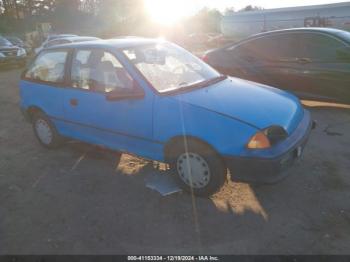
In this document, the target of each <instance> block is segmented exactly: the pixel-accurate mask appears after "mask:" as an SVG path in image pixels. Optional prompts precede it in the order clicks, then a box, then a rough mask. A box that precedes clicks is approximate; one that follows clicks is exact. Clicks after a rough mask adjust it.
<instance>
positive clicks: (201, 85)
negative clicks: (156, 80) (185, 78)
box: [163, 75, 227, 93]
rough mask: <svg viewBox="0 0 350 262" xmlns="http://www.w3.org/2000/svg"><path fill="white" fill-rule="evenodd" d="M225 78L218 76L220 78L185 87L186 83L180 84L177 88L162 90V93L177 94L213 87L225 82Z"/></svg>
mask: <svg viewBox="0 0 350 262" xmlns="http://www.w3.org/2000/svg"><path fill="white" fill-rule="evenodd" d="M226 78H227V76H225V75H220V76H217V77H214V78H211V79H208V80H204V81H200V82H195V83H192V84H188V85H186V84H187V83H186V82H182V83H180V84H179V87H177V88H176V87H174V88H172V89H168V90H163V92H164V93H166V92H170V93H173V92H178V91H187V90H191V89H195V88H202V87H207V86H209V85H213V84H216V83H219V82H221V81H223V80H225V79H226Z"/></svg>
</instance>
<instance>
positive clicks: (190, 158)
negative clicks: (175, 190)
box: [177, 153, 210, 188]
mask: <svg viewBox="0 0 350 262" xmlns="http://www.w3.org/2000/svg"><path fill="white" fill-rule="evenodd" d="M177 172H178V174H179V177H180V178H181V180H182V181H184V182H185V183H186V184H187V185H189V186H190V187H192V188H203V187H205V186H206V185H208V183H209V181H210V169H209V166H208V163H207V161H206V160H205V159H204V158H203V157H201V156H200V155H198V154H195V153H184V154H182V155H180V156H179V157H178V159H177Z"/></svg>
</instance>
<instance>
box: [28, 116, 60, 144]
mask: <svg viewBox="0 0 350 262" xmlns="http://www.w3.org/2000/svg"><path fill="white" fill-rule="evenodd" d="M33 130H34V134H35V136H36V138H37V139H38V141H39V143H40V144H41V145H42V146H44V147H46V148H56V147H58V146H59V145H60V144H61V143H62V140H63V139H62V137H61V136H60V135H59V134H58V132H57V130H56V128H55V126H54V125H53V123H52V122H51V120H50V119H49V118H48V117H47V116H46V115H45V114H44V113H41V112H38V113H35V114H34V116H33Z"/></svg>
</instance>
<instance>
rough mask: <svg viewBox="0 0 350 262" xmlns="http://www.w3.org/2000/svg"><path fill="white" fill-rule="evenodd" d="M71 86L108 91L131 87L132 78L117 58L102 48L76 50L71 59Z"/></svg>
mask: <svg viewBox="0 0 350 262" xmlns="http://www.w3.org/2000/svg"><path fill="white" fill-rule="evenodd" d="M71 81H72V87H74V88H80V89H85V90H90V91H95V92H103V93H109V92H111V91H114V90H117V89H132V88H133V80H132V77H131V76H130V75H129V74H128V72H127V71H126V70H125V69H124V67H123V66H122V65H121V64H120V62H119V61H118V60H117V58H116V57H115V56H114V55H113V54H111V53H109V52H106V51H104V50H98V49H95V50H78V51H77V52H76V53H75V55H74V58H73V61H72V72H71Z"/></svg>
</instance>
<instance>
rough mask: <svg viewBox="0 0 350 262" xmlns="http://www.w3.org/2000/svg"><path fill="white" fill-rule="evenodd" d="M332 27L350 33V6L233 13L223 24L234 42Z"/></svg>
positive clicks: (329, 5)
mask: <svg viewBox="0 0 350 262" xmlns="http://www.w3.org/2000/svg"><path fill="white" fill-rule="evenodd" d="M311 26H312V27H333V28H339V29H343V30H349V31H350V2H345V3H337V4H326V5H313V6H302V7H288V8H277V9H266V10H261V11H245V12H232V13H231V14H229V15H227V16H225V17H224V18H223V19H222V21H221V31H222V33H223V34H224V35H225V36H228V37H233V38H242V37H247V36H249V35H252V34H256V33H261V32H266V31H271V30H276V29H286V28H296V27H311Z"/></svg>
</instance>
